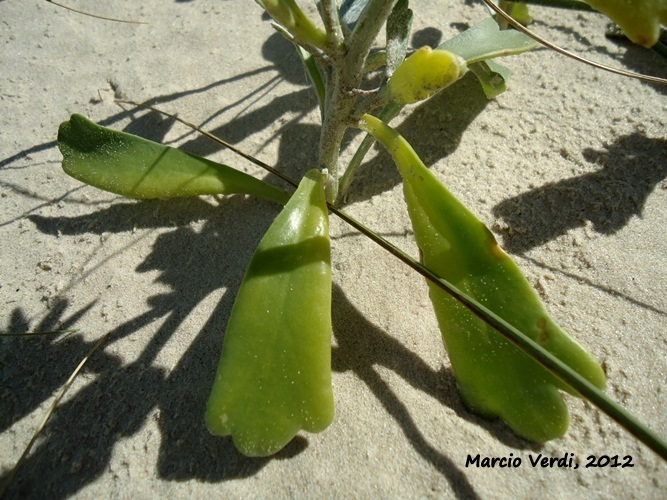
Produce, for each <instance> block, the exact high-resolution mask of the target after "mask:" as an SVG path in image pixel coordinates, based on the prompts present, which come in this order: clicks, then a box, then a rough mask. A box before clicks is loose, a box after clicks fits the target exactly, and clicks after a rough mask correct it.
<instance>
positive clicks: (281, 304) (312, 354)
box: [206, 170, 334, 456]
mask: <svg viewBox="0 0 667 500" xmlns="http://www.w3.org/2000/svg"><path fill="white" fill-rule="evenodd" d="M331 336H332V327H331V255H330V242H329V219H328V211H327V206H326V203H325V195H324V182H323V175H322V174H321V173H320V172H318V171H316V170H312V171H311V172H309V173H308V174H307V175H306V176H305V177H304V178H303V180H302V181H301V184H300V185H299V188H298V189H297V191H296V192H295V193H294V195H293V196H292V198H290V201H289V202H288V203H287V205H286V206H285V208H284V209H283V211H282V212H281V213H280V214H278V217H277V218H276V220H275V221H274V222H273V224H272V225H271V227H270V228H269V230H268V231H267V233H266V235H265V236H264V238H262V241H261V242H260V243H259V246H258V247H257V250H256V251H255V255H254V256H253V258H252V261H251V262H250V265H249V267H248V270H247V271H246V275H245V278H244V279H243V283H242V284H241V288H240V289H239V292H238V295H237V297H236V301H235V302H234V307H233V308H232V313H231V316H230V318H229V324H228V325H227V331H226V333H225V338H224V341H223V347H222V355H221V357H220V364H219V367H218V372H217V375H216V377H215V383H214V385H213V390H212V391H211V396H210V398H209V401H208V405H207V408H206V425H207V426H208V428H209V430H210V431H211V432H212V433H213V434H216V435H219V436H227V435H230V434H231V436H232V439H233V440H234V444H235V445H236V447H237V448H238V449H239V451H241V453H243V454H245V455H248V456H267V455H272V454H273V453H276V452H277V451H279V450H280V449H281V448H282V447H283V446H285V445H286V444H287V443H288V442H289V441H290V440H291V439H292V438H293V437H294V436H295V434H296V433H297V432H298V431H299V430H301V429H304V430H306V431H308V432H320V431H322V430H324V429H325V428H326V427H327V426H328V425H329V424H330V423H331V421H332V419H333V414H334V403H333V392H332V388H331Z"/></svg>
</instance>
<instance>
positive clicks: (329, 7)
mask: <svg viewBox="0 0 667 500" xmlns="http://www.w3.org/2000/svg"><path fill="white" fill-rule="evenodd" d="M320 5H321V9H322V10H321V15H322V22H323V23H324V29H325V30H326V32H327V35H328V36H329V40H330V41H331V40H332V39H333V40H335V42H336V44H337V45H340V44H341V43H342V42H343V39H344V37H343V30H342V28H341V26H340V20H339V19H338V9H337V8H336V0H323V1H322V2H320Z"/></svg>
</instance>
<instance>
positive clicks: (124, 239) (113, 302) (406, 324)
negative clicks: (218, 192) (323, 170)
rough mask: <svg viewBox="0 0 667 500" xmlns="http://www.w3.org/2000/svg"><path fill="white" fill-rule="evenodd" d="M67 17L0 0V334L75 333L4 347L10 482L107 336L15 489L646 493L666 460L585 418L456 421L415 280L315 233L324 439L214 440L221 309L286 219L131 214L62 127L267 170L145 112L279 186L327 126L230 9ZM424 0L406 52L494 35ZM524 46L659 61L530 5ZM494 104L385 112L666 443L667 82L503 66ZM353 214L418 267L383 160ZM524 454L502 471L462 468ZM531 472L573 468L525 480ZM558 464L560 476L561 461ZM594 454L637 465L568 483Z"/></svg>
mask: <svg viewBox="0 0 667 500" xmlns="http://www.w3.org/2000/svg"><path fill="white" fill-rule="evenodd" d="M69 4H70V5H72V6H76V7H79V8H81V9H86V10H89V11H94V12H96V13H99V14H103V15H112V16H116V17H123V18H130V19H137V20H143V21H146V22H148V24H147V25H130V24H118V23H111V22H105V21H100V20H97V19H92V18H89V17H84V16H82V15H77V14H74V13H72V12H68V11H65V10H63V9H59V8H57V7H55V6H53V5H51V4H49V3H47V2H45V1H37V0H23V1H20V2H19V1H16V0H14V1H11V0H0V42H1V45H2V50H1V51H0V68H2V70H1V71H0V73H1V74H0V121H1V122H2V123H1V125H2V126H1V128H0V130H2V132H1V133H0V167H1V170H0V196H1V198H0V203H1V205H0V206H1V214H2V218H1V221H0V235H1V236H0V252H1V255H2V266H1V267H0V273H1V274H0V287H1V288H0V300H1V303H2V307H3V314H2V326H1V327H2V328H3V329H6V330H11V331H18V332H23V331H33V330H48V329H54V328H65V327H73V328H78V329H79V333H77V334H75V335H71V336H69V337H66V338H64V339H58V340H54V339H33V340H24V339H3V340H2V341H1V342H0V367H1V374H2V381H1V383H0V394H1V398H2V399H1V403H0V405H1V406H0V424H1V427H0V432H1V434H0V466H1V467H2V471H3V472H2V473H3V475H4V474H6V472H7V470H9V469H10V468H11V466H12V465H13V464H14V462H15V461H16V460H17V459H18V458H19V456H20V455H21V453H22V450H23V449H24V447H25V446H26V444H27V443H28V441H29V440H30V437H31V435H32V432H33V431H34V429H35V428H36V426H37V425H38V424H39V422H40V421H41V419H42V418H43V416H44V414H45V412H46V410H47V408H48V406H49V405H50V404H51V402H52V400H53V398H54V397H55V394H56V392H57V391H58V389H59V388H60V387H61V386H62V385H63V384H64V383H65V381H66V379H67V377H68V375H69V373H70V372H71V371H72V370H73V369H74V367H75V366H76V365H77V363H78V362H79V360H80V359H81V358H82V357H83V356H84V355H85V353H86V352H87V351H88V350H89V349H90V348H91V347H92V345H93V344H94V342H95V341H96V340H97V339H99V338H100V337H101V336H102V335H104V334H105V333H108V332H111V337H110V340H109V341H108V342H107V343H106V344H105V345H104V346H103V348H102V349H101V350H100V351H98V352H97V353H96V354H95V355H94V357H93V358H92V359H91V360H90V362H89V363H88V365H87V368H86V369H85V371H84V373H83V374H82V375H81V376H80V377H79V378H78V379H77V380H76V382H75V384H74V387H73V390H72V391H71V392H70V393H69V395H68V396H67V397H66V398H65V400H64V401H63V403H62V404H61V406H60V408H59V409H58V410H57V411H56V412H55V414H54V415H53V418H52V419H51V421H50V422H49V424H48V426H47V428H46V430H45V432H44V434H43V436H42V437H41V438H40V439H39V440H38V442H37V443H36V445H35V447H34V449H33V451H32V453H31V454H30V456H29V457H28V459H27V461H26V462H25V464H24V465H23V467H22V468H21V470H20V471H19V473H18V474H17V476H16V478H15V480H14V483H13V485H12V486H11V488H10V490H9V491H8V496H9V497H10V498H11V497H19V496H29V497H48V498H60V497H65V496H71V495H76V496H79V497H82V498H93V497H100V496H102V497H130V496H131V497H133V498H135V497H139V498H150V497H158V496H160V497H163V496H169V497H193V496H194V497H210V496H217V497H224V498H241V497H243V498H248V497H266V496H269V495H270V496H276V497H353V498H361V497H371V496H373V497H411V498H412V497H415V498H416V497H443V496H452V495H457V496H460V497H466V498H468V497H480V498H491V497H499V498H502V497H510V496H511V497H517V496H518V497H522V496H531V497H538V496H542V495H546V496H549V497H551V498H566V497H567V498H572V497H582V496H584V495H586V496H588V497H596V498H612V497H618V496H623V497H625V498H631V497H635V498H658V497H664V496H665V495H666V494H667V466H666V464H665V463H664V462H662V461H661V460H660V459H659V458H657V456H656V455H655V454H654V453H652V452H651V451H650V450H648V449H647V448H645V447H644V446H643V445H640V444H638V442H637V441H636V440H635V439H634V438H632V437H630V436H629V435H628V434H627V433H626V432H625V431H624V430H623V429H622V428H620V427H619V426H618V425H616V424H615V423H614V422H612V421H611V420H610V419H608V418H607V417H606V416H604V415H602V414H601V413H600V412H599V411H597V410H596V409H595V408H593V407H592V406H591V405H589V404H586V403H583V402H581V401H579V400H576V399H574V398H567V401H568V404H569V407H570V408H571V417H572V418H571V420H572V422H571V426H570V430H569V432H568V434H567V435H566V436H565V437H564V438H562V439H559V440H556V441H553V442H550V443H548V444H546V445H544V446H536V445H533V444H530V443H527V442H525V441H523V440H521V439H518V438H517V437H515V436H514V435H513V434H512V432H510V431H509V430H508V429H507V428H506V427H505V426H504V425H503V424H502V423H501V422H498V421H493V422H490V421H486V420H484V419H481V418H478V417H476V416H475V415H472V414H470V413H469V412H468V411H466V409H465V408H464V407H463V405H462V403H461V400H460V398H459V395H458V393H457V390H456V385H455V382H454V379H453V375H452V372H451V369H450V365H449V361H448V359H447V357H446V354H445V352H444V349H443V347H442V343H441V341H440V338H439V332H438V328H437V325H436V321H435V317H434V315H433V313H432V310H431V306H430V303H429V300H428V297H427V293H426V285H425V283H424V282H423V280H422V279H421V278H420V277H418V276H416V275H415V274H414V273H413V272H411V271H409V270H408V269H406V268H405V267H404V266H403V265H401V264H400V263H399V262H398V261H396V259H394V258H393V257H391V256H389V255H388V254H386V253H385V252H384V251H383V250H381V249H380V248H378V247H376V246H375V245H374V244H373V243H371V242H369V241H368V240H366V239H365V238H363V237H361V236H359V235H358V234H356V233H355V232H354V231H353V230H351V229H350V228H348V227H346V226H345V225H344V224H343V223H341V222H339V221H337V220H333V221H332V238H333V262H334V289H333V295H334V304H333V318H334V337H335V338H334V339H333V342H334V349H333V372H334V373H333V382H334V389H335V394H336V418H335V421H334V423H333V424H332V425H331V427H330V428H329V429H328V430H327V431H325V432H323V433H321V434H318V435H307V434H303V435H301V436H299V437H297V439H295V440H294V441H293V442H292V443H291V444H290V445H289V446H288V447H287V448H286V449H285V450H283V451H282V452H281V453H279V454H278V455H277V456H276V457H274V458H270V459H248V458H245V457H242V456H240V455H239V454H238V453H237V452H236V451H235V450H234V448H233V446H232V444H231V442H230V441H229V440H228V439H219V438H215V437H212V436H210V435H209V434H208V432H207V431H206V429H205V426H204V422H203V411H204V406H205V403H206V399H207V397H208V391H209V388H210V386H211V384H212V379H213V376H214V373H215V368H216V366H217V358H218V356H219V351H220V345H221V342H222V335H223V332H224V328H225V325H226V322H227V319H228V316H229V312H230V308H231V305H232V303H233V300H234V297H235V294H236V292H237V290H238V287H239V284H240V281H241V279H242V276H243V273H244V269H245V266H246V265H247V263H248V262H249V259H250V258H251V255H252V252H253V249H254V247H255V246H256V244H257V242H258V241H259V239H260V238H261V236H262V234H263V232H264V231H265V229H266V228H267V227H268V225H269V224H270V222H271V220H272V218H273V217H274V216H275V214H276V213H277V210H278V209H277V207H276V206H273V205H271V204H269V203H267V202H262V201H256V200H252V199H245V198H243V197H231V198H225V199H216V198H212V197H209V198H201V199H189V200H180V201H171V202H162V201H142V202H139V201H133V200H128V199H124V198H122V197H118V196H115V195H112V194H108V193H104V192H101V191H98V190H96V189H93V188H90V187H85V186H82V185H81V184H80V183H79V182H77V181H75V180H73V179H71V178H68V177H67V176H66V175H65V174H64V173H63V172H62V170H61V169H60V166H59V163H60V158H61V157H60V154H59V152H58V150H57V148H56V147H55V142H54V141H55V136H56V131H57V129H58V124H59V123H60V122H62V121H64V120H66V119H67V118H68V117H69V115H70V114H71V113H81V114H84V115H86V116H88V117H90V118H91V119H93V120H95V121H97V122H100V123H102V124H105V125H108V126H111V127H113V128H116V129H122V130H126V131H130V132H134V133H137V134H140V135H144V136H146V137H149V138H151V139H154V140H159V141H163V142H167V143H170V144H177V145H179V146H182V147H184V148H186V149H188V150H190V151H194V152H196V153H198V154H202V155H206V156H208V157H210V158H213V159H216V160H218V161H223V162H227V163H231V164H232V165H235V166H237V167H238V168H240V169H243V170H245V171H248V172H251V173H253V174H256V175H258V176H262V177H264V176H265V174H264V173H262V172H259V171H257V170H256V169H255V167H252V166H251V165H250V164H248V163H247V162H244V161H242V160H239V159H236V158H234V157H232V156H230V155H229V154H228V153H226V152H224V151H221V150H220V148H219V147H218V146H216V145H215V144H213V143H211V142H209V141H208V140H205V139H202V138H201V137H198V136H197V135H196V134H193V133H192V132H191V131H189V130H188V129H186V128H184V127H183V126H181V125H178V124H175V123H173V122H172V121H170V120H168V119H164V118H162V117H161V116H159V115H157V114H155V113H148V112H144V111H137V110H134V109H132V108H131V107H130V106H119V105H118V104H117V103H115V102H114V96H126V97H128V98H131V99H134V100H139V101H145V100H150V101H151V102H152V103H154V104H156V105H159V106H160V107H161V108H162V109H165V110H168V111H171V112H176V113H178V114H179V115H180V116H182V117H183V118H186V119H188V120H191V121H193V122H196V123H199V124H204V125H205V126H206V127H207V128H209V129H212V130H214V131H216V133H218V134H219V135H220V136H221V137H224V138H226V139H227V140H229V141H231V142H233V143H235V144H237V145H239V146H241V147H242V148H244V149H245V150H247V151H248V152H250V153H252V154H254V155H256V156H257V157H259V158H261V159H263V160H265V161H267V162H269V163H271V164H275V165H277V166H278V167H279V168H281V169H283V170H285V171H287V172H288V173H290V174H291V175H293V176H297V175H301V174H303V173H304V172H305V171H307V170H308V169H310V168H311V167H313V166H314V165H313V160H314V158H315V157H316V149H315V148H316V143H317V134H318V128H317V123H318V113H317V110H316V101H315V98H314V95H313V94H312V93H311V91H310V89H309V88H308V87H307V86H306V84H305V79H304V76H303V72H302V70H301V69H300V68H299V66H298V63H297V62H296V60H295V58H294V55H293V53H292V52H291V51H290V47H289V45H288V44H287V43H286V42H284V41H282V40H281V39H280V37H279V36H277V35H275V34H274V32H273V31H272V29H271V27H270V26H269V24H268V23H267V22H266V21H265V20H262V17H261V13H260V10H259V8H258V7H257V6H256V5H255V4H254V2H250V1H240V0H227V1H221V0H217V1H216V0H192V1H189V2H187V1H169V0H160V1H158V0H146V1H144V2H129V1H125V0H117V1H114V2H106V3H102V2H90V1H88V0H81V1H75V0H71V1H70V2H69ZM447 5H451V8H446V7H445V6H443V2H436V1H435V0H421V1H417V0H415V1H414V2H413V8H414V10H415V13H416V17H415V30H416V36H415V41H414V44H415V45H421V44H424V43H428V42H435V41H437V40H438V39H439V38H441V37H444V38H446V37H450V36H453V35H454V34H455V33H456V32H457V31H458V30H460V29H461V28H462V26H463V24H464V23H475V22H478V21H480V20H481V19H482V18H483V17H484V16H485V15H486V13H485V11H484V9H483V8H482V7H481V6H480V4H478V3H473V2H463V1H456V0H450V1H449V2H447ZM533 13H534V15H535V17H537V18H538V19H540V21H539V22H537V23H535V25H534V26H535V28H536V29H537V30H538V31H540V32H541V33H543V34H545V35H546V36H548V37H549V38H550V39H552V40H555V41H557V42H559V43H561V44H564V45H566V46H568V47H570V48H572V49H573V50H575V51H577V52H578V53H580V54H583V55H585V56H587V57H591V58H594V59H596V60H598V61H601V62H604V63H607V64H611V65H615V66H623V67H626V68H630V69H633V70H636V71H642V72H649V73H653V74H656V75H659V76H663V77H665V76H667V63H665V60H664V59H661V58H660V57H659V56H657V55H656V54H655V53H653V52H651V51H647V50H644V49H640V48H637V47H633V46H629V45H627V44H623V43H618V42H612V41H609V40H606V39H605V38H604V36H603V27H604V25H605V21H604V19H603V18H602V17H601V16H597V15H578V14H567V13H563V12H557V11H551V10H548V9H540V8H534V9H533ZM505 63H506V64H507V65H508V66H510V67H511V68H512V71H513V78H512V80H511V83H510V90H509V91H508V92H507V93H505V94H503V95H502V96H500V97H499V98H497V99H496V100H494V101H487V100H486V99H485V98H484V96H483V94H482V92H481V90H480V88H479V86H478V84H477V83H476V81H475V79H474V78H468V77H466V78H465V79H464V80H463V81H461V82H459V83H458V84H457V85H456V86H455V87H452V88H450V89H448V90H447V91H445V92H443V93H442V94H440V95H439V96H438V97H436V98H435V99H434V101H433V102H432V103H431V105H422V106H413V107H411V108H409V109H406V111H405V113H404V114H403V115H402V116H401V117H399V119H397V121H396V123H397V124H400V126H399V129H400V131H401V132H402V133H403V134H404V135H405V136H406V137H407V138H408V139H409V140H410V141H411V142H412V143H413V144H414V146H415V148H416V150H417V151H418V152H419V153H420V155H422V157H423V158H424V160H425V162H426V163H427V164H428V165H429V166H431V168H432V170H433V171H434V172H435V173H436V174H437V175H438V176H439V177H440V178H441V179H443V180H444V182H446V184H447V185H448V186H449V187H450V189H451V190H452V191H453V192H454V193H455V194H457V195H458V196H459V197H460V198H461V199H462V200H463V201H464V202H465V203H467V204H468V206H470V207H471V209H472V210H473V211H474V212H476V213H477V214H478V215H479V217H480V218H482V219H483V220H484V221H485V222H486V223H487V224H488V225H489V227H490V228H491V229H492V230H493V231H494V232H495V233H496V235H497V237H498V238H499V240H500V241H501V242H502V243H503V245H504V247H505V248H506V249H507V250H508V251H509V252H510V253H511V254H512V255H514V256H515V257H516V260H517V262H518V264H519V265H520V266H521V268H522V269H523V270H524V271H525V273H526V275H527V276H528V278H529V280H530V281H531V283H533V284H534V285H535V287H536V289H537V290H538V292H539V293H540V295H541V297H542V298H543V300H544V302H545V303H546V305H547V307H548V308H549V310H550V311H551V313H552V314H553V316H554V317H555V318H556V319H557V320H558V321H559V322H560V323H561V324H562V325H563V326H564V327H565V328H566V329H568V330H569V331H570V332H571V333H572V335H573V336H575V337H576V338H577V339H578V340H579V341H580V342H582V343H583V344H584V345H586V346H587V347H588V348H589V349H590V350H591V352H592V353H594V355H595V356H597V357H598V358H599V359H600V360H601V361H602V362H603V365H604V367H605V370H606V372H607V374H608V377H609V385H608V393H609V394H610V395H611V396H613V397H614V398H615V399H616V400H617V401H618V402H620V403H621V404H623V405H624V406H625V407H627V408H628V409H629V410H630V411H632V412H633V413H634V414H635V415H637V417H638V418H640V419H641V420H642V421H644V422H645V423H647V424H648V425H649V426H650V427H652V428H653V429H654V430H655V431H657V432H658V433H659V434H660V435H662V436H667V419H665V418H664V415H665V410H666V408H667V364H666V360H667V334H666V332H665V323H666V319H667V294H666V293H665V285H666V284H667V231H665V227H667V182H666V181H665V178H666V177H667V161H666V158H667V141H666V140H665V130H666V129H665V126H666V124H667V100H666V99H665V92H666V91H665V88H659V87H655V86H651V85H648V84H644V83H640V82H638V81H633V80H629V79H625V78H621V77H617V76H613V75H609V74H606V73H602V72H600V71H597V70H594V69H591V68H589V67H585V66H583V65H580V64H577V63H574V62H572V61H570V60H568V59H565V58H563V57H561V56H558V55H556V54H553V53H551V52H549V51H546V50H539V51H535V52H533V53H530V54H526V55H524V56H520V57H515V58H511V59H506V60H505ZM347 210H348V211H349V212H350V213H352V214H353V215H355V216H357V217H358V218H359V219H361V220H363V221H364V222H366V223H367V224H368V225H369V226H370V227H371V228H373V229H375V230H376V231H379V232H381V233H382V234H384V235H385V236H386V237H387V238H388V239H390V240H391V241H392V242H393V243H395V244H397V245H399V246H401V247H402V248H404V249H406V250H408V251H410V252H411V253H412V254H413V255H416V248H415V245H414V244H413V243H412V235H411V233H410V229H409V227H410V225H409V219H408V216H407V212H406V209H405V206H404V203H403V201H402V198H401V188H400V185H399V183H398V176H397V174H396V172H395V169H394V167H393V166H392V165H391V162H390V161H389V159H388V157H387V156H386V155H385V154H384V153H378V152H377V151H375V152H373V154H372V155H371V156H369V161H368V163H367V164H366V165H365V167H364V168H363V170H362V172H361V173H360V176H359V183H358V184H357V185H356V186H355V187H354V188H353V190H352V193H351V197H350V200H349V203H348V206H347ZM477 454H480V456H482V457H507V456H510V454H511V455H512V457H519V458H521V460H522V465H521V466H520V467H518V468H512V469H499V468H494V469H483V468H475V467H466V458H467V456H468V455H472V456H475V455H477ZM538 454H542V456H548V457H563V456H564V455H566V454H567V456H568V457H569V458H574V459H575V462H577V463H579V467H578V468H577V469H575V468H574V467H573V468H557V467H555V468H546V469H544V468H540V467H536V468H534V467H532V466H531V464H530V457H533V458H534V457H536V456H537V455H538ZM569 454H573V455H569ZM590 455H593V456H598V457H599V456H602V455H607V456H612V457H613V456H616V455H618V456H619V457H620V458H621V459H622V458H623V457H626V456H630V457H631V460H632V464H633V465H634V467H632V468H629V467H626V468H621V467H617V468H612V467H603V468H586V467H585V465H586V464H587V463H588V462H589V460H588V458H587V457H589V456H590Z"/></svg>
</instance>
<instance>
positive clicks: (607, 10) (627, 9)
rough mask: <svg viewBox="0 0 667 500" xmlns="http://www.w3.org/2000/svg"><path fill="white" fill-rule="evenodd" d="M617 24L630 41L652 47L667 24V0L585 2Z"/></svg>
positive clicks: (597, 0) (591, 0) (589, 0)
mask: <svg viewBox="0 0 667 500" xmlns="http://www.w3.org/2000/svg"><path fill="white" fill-rule="evenodd" d="M585 2H586V3H588V4H590V6H591V7H593V8H594V9H597V10H599V11H600V12H602V13H603V14H605V15H607V16H608V17H609V18H611V19H612V20H613V21H614V22H615V23H617V24H618V25H619V26H620V27H621V28H622V29H623V31H625V34H626V35H627V36H628V38H629V39H630V40H632V41H633V42H635V43H636V44H638V45H643V46H644V47H652V46H653V45H655V44H656V43H657V42H658V39H659V38H660V24H667V0H633V1H630V0H585Z"/></svg>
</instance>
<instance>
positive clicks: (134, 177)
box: [58, 114, 289, 204]
mask: <svg viewBox="0 0 667 500" xmlns="http://www.w3.org/2000/svg"><path fill="white" fill-rule="evenodd" d="M58 147H59V148H60V152H61V153H62V155H63V170H64V171H65V172H66V173H67V174H69V175H70V176H72V177H74V178H75V179H78V180H80V181H82V182H85V183H86V184H90V185H91V186H95V187H97V188H100V189H103V190H105V191H110V192H112V193H117V194H121V195H123V196H127V197H130V198H176V197H181V196H196V195H201V194H247V195H253V196H258V197H260V198H264V199H267V200H271V201H275V202H277V203H280V204H285V203H286V202H287V200H288V199H289V195H288V194H287V193H285V192H284V191H282V190H280V189H278V188H276V187H274V186H271V185H270V184H267V183H265V182H263V181H260V180H258V179H255V178H254V177H251V176H249V175H247V174H244V173H243V172H240V171H238V170H235V169H233V168H231V167H228V166H226V165H221V164H219V163H215V162H212V161H210V160H207V159H205V158H200V157H198V156H195V155H193V154H190V153H186V152H185V151H181V150H179V149H175V148H171V147H169V146H165V145H163V144H158V143H156V142H152V141H149V140H147V139H143V138H141V137H137V136H134V135H131V134H127V133H125V132H119V131H116V130H111V129H108V128H105V127H102V126H100V125H97V124H95V123H93V122H91V121H90V120H88V119H87V118H85V117H83V116H81V115H76V114H74V115H72V117H71V118H70V120H69V121H66V122H63V123H62V124H61V125H60V128H59V130H58Z"/></svg>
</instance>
